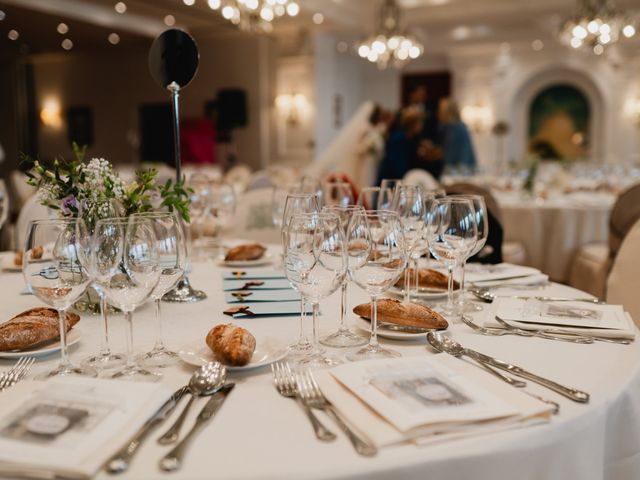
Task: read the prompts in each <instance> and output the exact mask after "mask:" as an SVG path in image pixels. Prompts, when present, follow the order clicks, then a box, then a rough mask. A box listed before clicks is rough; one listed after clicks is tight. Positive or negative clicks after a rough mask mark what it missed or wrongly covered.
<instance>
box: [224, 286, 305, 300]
mask: <svg viewBox="0 0 640 480" xmlns="http://www.w3.org/2000/svg"><path fill="white" fill-rule="evenodd" d="M224 299H225V301H226V302H227V303H255V302H294V301H296V300H298V301H299V300H300V294H299V293H298V292H296V291H295V290H293V289H289V290H255V291H251V290H236V291H233V292H230V293H225V296H224Z"/></svg>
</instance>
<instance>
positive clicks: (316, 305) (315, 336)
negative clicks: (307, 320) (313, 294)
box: [311, 302, 320, 349]
mask: <svg viewBox="0 0 640 480" xmlns="http://www.w3.org/2000/svg"><path fill="white" fill-rule="evenodd" d="M311 307H312V308H313V321H312V323H311V325H312V327H311V328H312V329H313V337H312V341H313V347H314V348H315V349H318V348H319V347H320V345H319V344H318V332H317V330H316V320H317V318H318V310H320V304H319V303H318V302H313V303H312V304H311Z"/></svg>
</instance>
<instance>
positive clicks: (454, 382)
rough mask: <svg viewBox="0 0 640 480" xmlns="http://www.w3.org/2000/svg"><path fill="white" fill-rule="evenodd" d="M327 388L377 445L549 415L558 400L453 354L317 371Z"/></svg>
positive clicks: (426, 440)
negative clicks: (524, 390) (537, 395)
mask: <svg viewBox="0 0 640 480" xmlns="http://www.w3.org/2000/svg"><path fill="white" fill-rule="evenodd" d="M314 375H315V377H316V380H317V381H318V384H319V385H320V388H321V390H322V392H323V393H324V394H325V396H326V397H327V398H328V399H329V400H330V401H331V402H332V403H333V404H334V406H335V407H336V408H337V409H338V411H339V412H340V413H342V414H343V415H344V417H345V418H346V419H348V421H349V422H350V423H351V424H352V425H353V426H354V427H355V428H357V429H358V430H360V431H361V432H362V433H363V434H364V435H365V436H366V437H367V438H369V440H371V441H372V442H373V443H374V444H375V445H377V446H378V447H384V446H388V445H393V444H398V443H403V442H413V443H415V444H417V445H424V444H432V443H434V442H441V441H445V440H451V439H454V438H461V437H467V436H472V435H481V434H486V433H489V432H494V431H499V430H504V429H508V428H519V427H524V426H528V425H532V424H536V423H541V422H547V421H549V419H550V416H551V414H552V409H553V407H551V406H549V405H547V404H545V403H542V402H540V401H539V400H537V399H535V398H533V397H530V396H528V395H526V394H523V393H522V392H520V391H518V390H517V389H514V388H513V387H511V386H509V385H507V384H506V383H504V382H502V381H500V380H498V379H496V378H494V377H493V376H491V375H488V374H487V373H486V372H483V371H482V370H481V369H478V368H476V367H475V366H473V365H471V364H469V363H467V362H462V361H460V360H458V359H456V358H453V357H450V356H447V355H437V356H430V357H413V358H412V357H406V358H402V359H393V360H369V361H365V362H356V363H350V364H346V365H341V366H338V367H336V368H333V369H332V370H330V371H316V372H314Z"/></svg>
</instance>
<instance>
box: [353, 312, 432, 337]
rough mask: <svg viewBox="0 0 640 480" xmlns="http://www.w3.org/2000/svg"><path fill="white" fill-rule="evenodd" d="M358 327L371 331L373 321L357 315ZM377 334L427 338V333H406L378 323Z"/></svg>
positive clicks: (380, 335) (381, 335)
mask: <svg viewBox="0 0 640 480" xmlns="http://www.w3.org/2000/svg"><path fill="white" fill-rule="evenodd" d="M355 323H356V327H358V328H359V329H360V330H364V331H365V332H371V322H369V320H366V319H364V318H362V317H356V322H355ZM377 334H378V336H379V337H382V338H388V339H389V340H426V339H427V334H426V333H422V332H421V333H406V332H399V331H396V330H389V329H386V328H384V327H381V326H380V325H378V330H377Z"/></svg>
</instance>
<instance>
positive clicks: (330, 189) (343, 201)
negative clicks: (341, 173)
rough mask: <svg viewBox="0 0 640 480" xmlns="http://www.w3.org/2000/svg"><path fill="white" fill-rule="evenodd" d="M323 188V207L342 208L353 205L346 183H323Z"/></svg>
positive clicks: (350, 191) (349, 189)
mask: <svg viewBox="0 0 640 480" xmlns="http://www.w3.org/2000/svg"><path fill="white" fill-rule="evenodd" d="M323 187H324V204H325V205H340V206H343V207H346V206H347V205H353V191H352V190H351V185H349V184H348V183H346V182H325V183H324V184H323Z"/></svg>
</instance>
